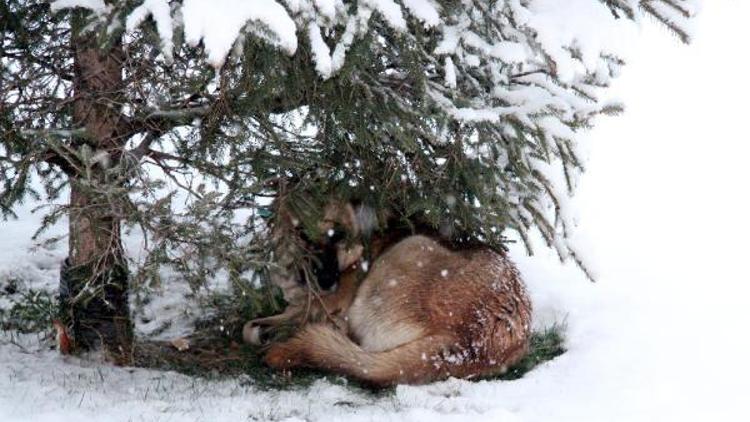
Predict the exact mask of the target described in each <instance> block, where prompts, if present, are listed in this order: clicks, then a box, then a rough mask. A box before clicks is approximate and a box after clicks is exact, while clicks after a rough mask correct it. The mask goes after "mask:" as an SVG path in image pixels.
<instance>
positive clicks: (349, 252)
mask: <svg viewBox="0 0 750 422" xmlns="http://www.w3.org/2000/svg"><path fill="white" fill-rule="evenodd" d="M336 249H337V250H336V257H337V258H338V261H339V271H344V270H345V269H346V268H348V267H350V266H352V265H354V264H355V263H356V262H357V261H359V259H360V258H362V254H363V253H364V251H365V247H364V246H362V245H361V244H359V243H357V244H356V245H352V246H350V247H347V245H346V242H339V244H338V245H336Z"/></svg>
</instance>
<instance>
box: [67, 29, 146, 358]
mask: <svg viewBox="0 0 750 422" xmlns="http://www.w3.org/2000/svg"><path fill="white" fill-rule="evenodd" d="M73 33H74V34H73V37H72V45H71V48H72V50H73V52H74V79H73V94H74V99H73V107H72V111H73V113H72V114H73V123H74V126H75V127H84V128H85V129H86V131H87V132H88V133H89V135H90V136H89V138H87V139H85V140H74V141H72V143H71V146H72V147H73V148H74V149H76V150H79V151H81V150H82V148H85V147H84V144H87V145H88V148H89V149H90V150H91V151H95V152H97V153H98V152H106V153H107V154H109V156H112V157H118V156H119V155H120V152H121V151H122V149H123V148H124V144H125V139H120V136H119V134H118V131H117V127H118V123H119V122H120V119H121V118H122V114H121V104H122V103H123V102H122V101H121V100H122V96H123V88H124V87H123V81H122V71H123V70H122V63H123V60H124V52H123V50H122V46H121V42H120V41H119V40H115V42H114V43H112V44H111V46H110V47H108V48H102V47H101V46H100V45H98V44H97V42H96V39H95V36H94V34H92V33H91V32H86V31H82V30H81V26H80V25H76V18H75V17H74V18H73ZM82 168H85V169H86V170H85V171H77V172H74V173H72V174H69V177H70V179H69V181H70V211H69V224H70V234H69V246H70V253H69V258H68V260H66V263H65V265H64V266H63V270H62V276H61V293H60V296H61V305H62V308H63V309H62V311H63V315H65V316H66V317H68V318H69V325H70V328H71V333H72V335H73V341H74V343H75V348H76V349H77V350H79V351H80V350H92V349H99V348H103V349H104V350H105V353H106V354H107V356H108V357H109V358H111V359H113V360H114V361H115V362H116V363H120V364H128V363H130V362H131V357H132V344H133V330H132V324H131V321H130V309H129V306H128V271H127V264H126V261H125V259H124V254H123V249H122V243H121V227H120V226H121V221H120V220H121V217H120V216H119V215H118V212H117V208H118V206H117V202H118V201H117V191H118V190H117V188H118V186H109V185H108V183H111V182H109V181H108V180H107V179H106V178H105V177H104V170H105V168H104V165H103V164H96V163H83V166H82Z"/></svg>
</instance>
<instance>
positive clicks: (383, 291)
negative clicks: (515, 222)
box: [244, 235, 531, 386]
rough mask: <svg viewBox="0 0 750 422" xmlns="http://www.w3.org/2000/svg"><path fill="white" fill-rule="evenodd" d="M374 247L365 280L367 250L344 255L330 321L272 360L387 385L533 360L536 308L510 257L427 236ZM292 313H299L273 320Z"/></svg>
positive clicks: (318, 321) (317, 321)
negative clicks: (456, 246)
mask: <svg viewBox="0 0 750 422" xmlns="http://www.w3.org/2000/svg"><path fill="white" fill-rule="evenodd" d="M371 249H372V255H373V256H374V257H377V258H376V259H375V258H373V259H374V262H372V264H371V265H370V268H369V271H368V272H367V274H366V276H365V278H364V280H362V282H361V283H358V280H359V278H360V277H359V276H358V269H361V268H362V267H363V266H365V265H366V263H364V262H359V260H357V262H352V258H353V257H357V258H359V255H361V250H362V248H361V247H360V248H357V249H353V248H349V249H347V250H346V251H345V252H346V253H343V254H341V255H340V259H342V257H343V258H345V260H346V261H348V262H342V263H343V264H348V267H347V269H345V270H344V271H343V272H342V274H341V279H340V283H339V287H338V289H337V290H336V292H334V293H332V294H329V295H324V296H322V298H321V299H322V300H321V301H320V308H321V309H322V310H323V313H321V314H319V315H323V317H321V316H318V317H317V318H313V319H312V320H311V321H312V322H308V323H306V324H304V325H303V326H302V327H301V328H300V329H299V331H298V332H297V333H296V334H295V335H294V336H293V337H292V338H291V339H289V340H287V341H284V342H281V343H275V344H272V345H271V346H270V348H269V350H268V352H267V354H266V358H265V360H266V363H268V364H269V365H270V366H272V367H274V368H277V369H284V370H286V369H292V368H296V367H310V368H319V369H324V370H328V371H331V372H336V373H340V374H344V375H347V376H350V377H352V378H356V379H359V380H361V381H364V382H366V383H369V384H373V385H377V386H385V385H392V384H396V383H413V384H419V383H427V382H431V381H435V380H439V379H444V378H447V377H449V376H455V377H461V378H471V377H476V376H489V375H494V374H500V373H502V372H504V371H505V370H506V369H507V368H508V366H510V365H512V364H514V363H516V362H517V361H518V360H520V359H521V358H522V357H523V356H524V355H525V353H526V352H527V349H528V341H529V336H530V319H531V303H530V301H529V298H528V296H527V294H526V291H525V288H524V285H523V282H522V281H521V279H520V276H519V274H518V271H517V270H516V268H515V266H514V265H513V264H512V262H510V260H509V259H508V258H507V257H506V256H505V255H504V254H501V253H498V252H495V251H493V250H491V249H489V248H487V247H477V248H472V249H469V250H463V251H453V250H450V249H447V248H446V247H444V246H443V245H441V244H440V243H439V242H438V241H436V240H434V239H432V238H430V237H426V236H421V235H414V236H408V237H406V238H403V239H402V240H398V241H395V242H394V241H393V240H392V239H385V238H376V239H374V240H373V242H372V247H371ZM352 250H354V253H352ZM363 264H365V265H363ZM292 315H299V310H289V309H288V310H287V311H286V312H285V313H284V314H282V315H279V316H275V317H271V319H270V320H271V323H272V324H276V323H279V322H281V321H288V320H289V318H291V317H292ZM274 318H275V319H274ZM268 320H269V319H268V318H266V319H264V320H256V321H251V322H250V323H248V324H247V325H246V327H245V332H244V336H245V339H246V340H249V341H252V340H257V338H254V334H253V333H254V329H255V328H256V327H257V326H258V324H263V323H264V322H265V323H268ZM330 321H333V322H335V323H334V324H331V323H330Z"/></svg>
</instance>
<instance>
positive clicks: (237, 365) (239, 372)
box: [136, 324, 565, 396]
mask: <svg viewBox="0 0 750 422" xmlns="http://www.w3.org/2000/svg"><path fill="white" fill-rule="evenodd" d="M564 330H565V326H564V324H555V325H552V326H551V327H548V328H546V329H544V330H542V331H536V332H534V333H533V334H532V336H531V342H530V347H529V354H528V355H526V357H524V358H523V359H522V360H521V361H520V362H519V363H517V364H516V365H514V366H512V367H511V368H509V369H508V371H507V372H506V373H504V374H503V375H500V376H495V377H490V378H486V379H499V380H515V379H519V378H521V377H523V376H524V375H525V374H526V373H527V372H529V371H531V370H532V369H534V368H535V367H536V366H538V365H540V364H542V363H544V362H547V361H550V360H552V359H554V358H555V357H557V356H560V355H561V354H563V353H564V352H565V348H564V346H563V344H564V335H563V334H564ZM234 338H238V337H234ZM190 341H191V346H190V349H188V350H186V351H183V352H180V351H177V350H176V349H175V348H174V347H173V346H171V345H170V344H168V343H164V342H141V343H139V345H138V348H137V350H138V352H137V356H136V362H137V365H138V366H143V367H149V368H157V369H162V370H173V371H177V372H180V373H183V374H187V375H190V376H198V377H207V378H212V379H216V378H229V377H241V378H243V379H244V380H243V383H245V384H248V385H253V386H256V387H258V388H261V389H282V390H284V389H293V388H305V387H309V386H310V385H311V384H313V383H314V382H315V381H317V380H319V379H326V380H328V381H329V382H331V383H333V384H339V385H346V386H347V387H349V388H352V389H355V390H358V391H361V392H365V393H367V394H375V395H378V396H379V395H387V394H390V393H391V392H392V391H393V388H386V389H381V390H373V389H372V388H370V387H368V386H367V385H365V384H361V383H359V382H357V381H355V380H348V379H346V378H344V377H342V376H337V375H331V374H329V373H324V372H320V371H315V370H307V369H297V370H294V371H292V372H291V373H288V374H282V373H280V372H277V371H274V370H273V369H271V368H269V367H267V366H266V365H264V364H263V362H262V357H263V350H262V349H261V348H258V347H253V346H249V345H245V344H239V343H237V342H236V341H234V340H232V338H230V337H229V336H226V335H221V336H217V335H216V330H212V331H205V330H204V331H202V332H201V331H199V332H196V333H195V334H194V335H192V336H191V338H190Z"/></svg>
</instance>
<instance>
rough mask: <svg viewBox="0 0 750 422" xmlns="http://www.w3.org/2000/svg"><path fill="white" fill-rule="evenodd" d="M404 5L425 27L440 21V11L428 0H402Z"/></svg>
mask: <svg viewBox="0 0 750 422" xmlns="http://www.w3.org/2000/svg"><path fill="white" fill-rule="evenodd" d="M403 3H404V6H406V8H407V9H409V11H410V12H411V14H412V15H414V16H416V17H417V18H418V19H419V20H421V21H422V22H424V25H425V27H427V28H429V27H433V26H436V25H438V24H439V23H440V12H438V9H437V5H436V4H435V3H433V2H432V1H430V0H403Z"/></svg>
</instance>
